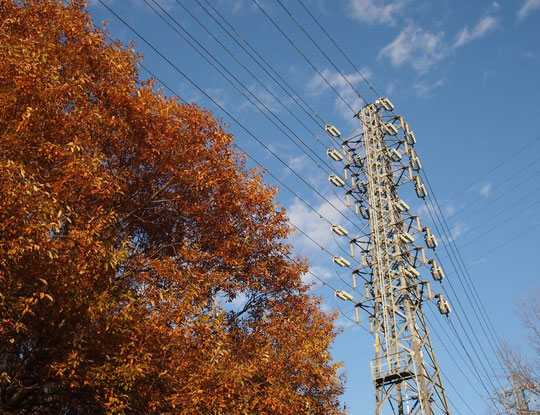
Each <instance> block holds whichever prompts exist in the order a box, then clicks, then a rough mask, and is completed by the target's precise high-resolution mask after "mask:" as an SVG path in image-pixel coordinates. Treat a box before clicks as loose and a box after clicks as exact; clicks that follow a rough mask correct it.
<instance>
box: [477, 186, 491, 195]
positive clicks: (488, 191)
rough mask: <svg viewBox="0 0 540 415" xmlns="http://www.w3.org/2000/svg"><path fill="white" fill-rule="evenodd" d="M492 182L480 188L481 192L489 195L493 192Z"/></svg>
mask: <svg viewBox="0 0 540 415" xmlns="http://www.w3.org/2000/svg"><path fill="white" fill-rule="evenodd" d="M491 187H492V186H491V183H487V184H485V185H483V186H482V187H481V188H480V194H481V195H482V196H484V197H487V196H489V195H490V194H491Z"/></svg>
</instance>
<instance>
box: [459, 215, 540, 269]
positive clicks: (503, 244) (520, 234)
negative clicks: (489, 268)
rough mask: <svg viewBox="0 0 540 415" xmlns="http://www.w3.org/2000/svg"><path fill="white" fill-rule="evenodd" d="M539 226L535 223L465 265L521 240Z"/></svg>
mask: <svg viewBox="0 0 540 415" xmlns="http://www.w3.org/2000/svg"><path fill="white" fill-rule="evenodd" d="M539 226H540V223H537V224H536V225H534V226H533V227H532V228H529V229H526V230H524V231H523V232H521V233H519V234H517V235H516V236H514V237H513V238H511V239H508V240H507V241H504V242H503V243H502V244H500V245H498V246H496V247H495V248H493V249H491V250H489V251H487V252H484V253H483V254H482V255H480V256H479V257H477V258H476V259H473V260H472V261H469V262H468V263H467V265H471V264H472V263H474V262H476V261H478V260H479V259H482V258H483V257H485V256H487V255H489V254H491V253H492V252H495V251H497V250H498V249H501V248H502V247H504V246H506V245H508V244H509V243H510V242H513V241H515V240H516V239H518V238H521V237H522V236H524V235H526V234H528V233H529V232H531V231H533V230H535V229H536V228H538V227H539Z"/></svg>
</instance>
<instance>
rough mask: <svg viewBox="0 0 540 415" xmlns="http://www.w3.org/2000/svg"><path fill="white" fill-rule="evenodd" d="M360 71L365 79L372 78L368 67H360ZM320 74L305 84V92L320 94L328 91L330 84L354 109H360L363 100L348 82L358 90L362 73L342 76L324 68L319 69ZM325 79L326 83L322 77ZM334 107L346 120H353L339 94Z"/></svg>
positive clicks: (314, 94)
mask: <svg viewBox="0 0 540 415" xmlns="http://www.w3.org/2000/svg"><path fill="white" fill-rule="evenodd" d="M360 72H361V73H362V75H364V77H365V78H367V79H370V80H371V79H373V73H372V72H371V70H370V69H369V68H365V67H364V68H360ZM321 75H322V77H321V76H319V74H315V75H314V76H313V77H312V78H311V80H310V81H309V82H308V84H307V87H306V89H307V92H308V94H309V95H311V96H314V97H315V96H320V95H322V94H323V93H326V92H328V91H329V90H330V89H331V88H330V86H329V85H328V84H330V85H331V86H332V88H334V89H335V90H336V91H337V92H338V93H339V94H340V95H341V97H343V100H344V101H346V102H347V103H348V104H349V105H350V106H351V107H352V108H353V109H354V110H355V111H356V110H360V108H361V107H362V105H363V101H362V100H361V99H360V98H359V97H358V96H357V95H356V92H354V90H353V89H352V88H351V86H350V85H349V83H350V84H351V85H353V86H354V87H355V88H356V89H357V90H358V91H359V92H360V85H361V84H362V83H363V82H364V80H363V78H362V75H360V73H357V72H353V73H349V74H346V73H344V74H343V76H342V75H341V74H340V73H339V72H337V71H331V70H329V69H324V70H322V71H321ZM323 77H324V79H326V81H328V83H327V82H326V81H325V80H324V79H323ZM335 106H336V109H337V110H338V111H339V112H340V113H341V114H342V116H343V118H345V119H346V120H353V118H352V116H353V114H352V113H351V110H350V108H349V107H348V106H347V105H346V104H345V103H344V102H343V101H342V100H341V98H340V97H339V96H337V97H336V99H335Z"/></svg>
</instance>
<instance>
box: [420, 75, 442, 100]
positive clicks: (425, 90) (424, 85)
mask: <svg viewBox="0 0 540 415" xmlns="http://www.w3.org/2000/svg"><path fill="white" fill-rule="evenodd" d="M443 84H444V80H442V79H439V80H438V81H435V82H433V83H428V82H423V81H421V82H415V83H414V84H413V89H414V91H415V92H416V95H418V96H419V97H429V96H431V95H433V91H434V90H435V89H437V88H439V87H440V86H442V85H443Z"/></svg>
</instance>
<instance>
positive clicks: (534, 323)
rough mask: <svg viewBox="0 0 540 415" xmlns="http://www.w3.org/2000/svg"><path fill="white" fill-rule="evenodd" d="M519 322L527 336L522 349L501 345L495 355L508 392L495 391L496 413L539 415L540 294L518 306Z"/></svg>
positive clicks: (522, 301) (515, 346)
mask: <svg viewBox="0 0 540 415" xmlns="http://www.w3.org/2000/svg"><path fill="white" fill-rule="evenodd" d="M519 313H520V317H521V321H522V323H523V325H524V327H525V328H526V330H527V332H528V339H527V342H525V345H526V348H525V350H523V349H524V348H523V347H520V346H519V345H516V344H513V343H509V342H507V341H504V342H503V343H502V347H501V349H500V352H499V357H500V359H499V360H500V361H501V363H502V373H503V378H504V379H505V380H506V381H507V382H508V390H504V391H496V392H495V394H494V398H495V399H494V401H495V403H496V404H497V405H498V408H496V411H497V413H507V414H510V415H526V414H540V292H539V290H538V289H537V290H536V291H532V293H531V296H530V297H529V298H527V299H523V300H521V301H520V302H519Z"/></svg>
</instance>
